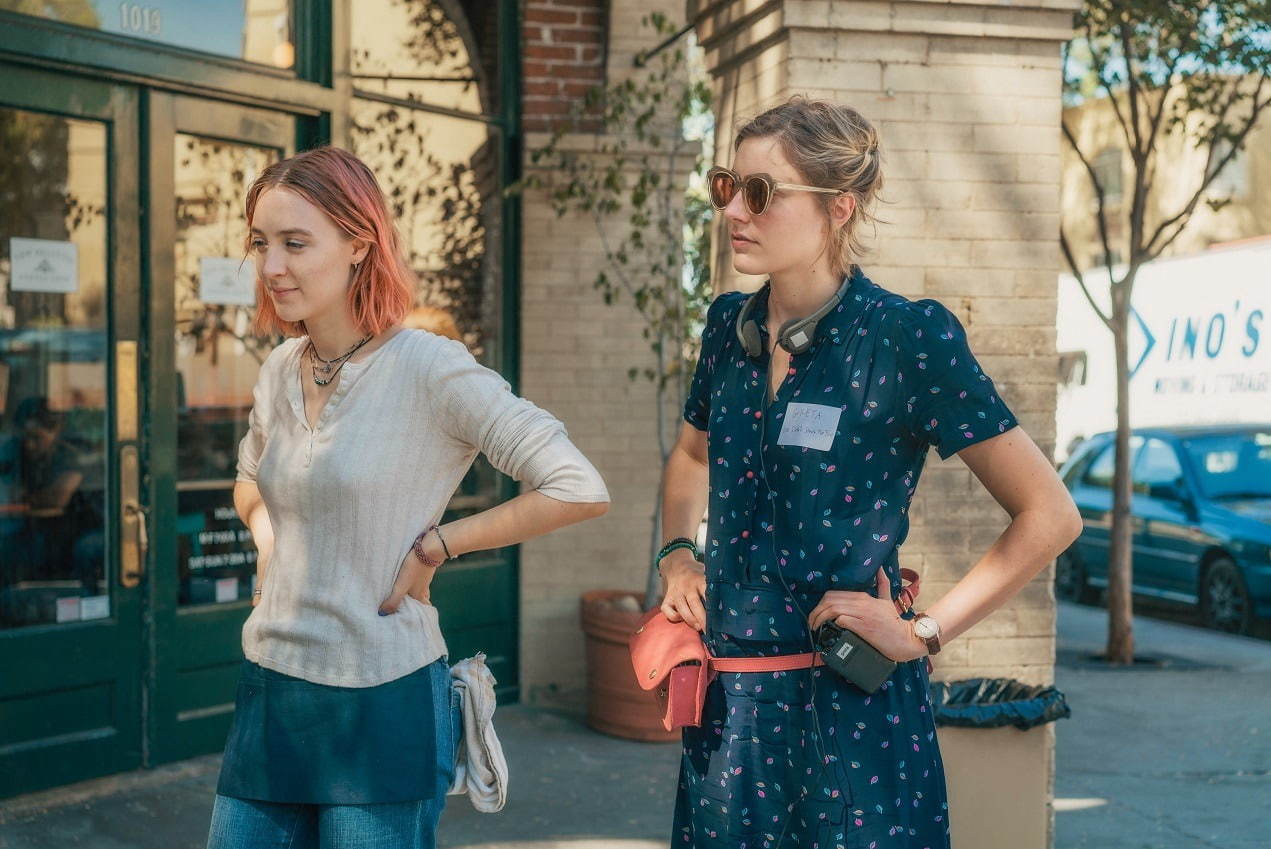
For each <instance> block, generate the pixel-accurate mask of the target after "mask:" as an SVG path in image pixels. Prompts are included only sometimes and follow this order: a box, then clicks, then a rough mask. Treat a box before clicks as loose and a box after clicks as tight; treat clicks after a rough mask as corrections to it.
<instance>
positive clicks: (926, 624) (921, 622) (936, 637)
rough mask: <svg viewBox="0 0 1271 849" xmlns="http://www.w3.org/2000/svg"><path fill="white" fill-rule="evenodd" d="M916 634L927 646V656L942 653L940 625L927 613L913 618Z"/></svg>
mask: <svg viewBox="0 0 1271 849" xmlns="http://www.w3.org/2000/svg"><path fill="white" fill-rule="evenodd" d="M912 621H913V628H914V634H916V635H917V637H918V639H920V640H922V641H923V642H924V643H926V644H927V654H939V653H940V623H939V622H937V621H936V620H934V619H932V618H931V617H930V616H928V615H927V614H925V613H918V614H915V615H914V618H913V620H912Z"/></svg>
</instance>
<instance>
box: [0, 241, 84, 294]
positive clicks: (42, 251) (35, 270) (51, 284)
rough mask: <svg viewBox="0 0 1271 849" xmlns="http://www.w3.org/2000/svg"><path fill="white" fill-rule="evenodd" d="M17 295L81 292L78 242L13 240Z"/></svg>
mask: <svg viewBox="0 0 1271 849" xmlns="http://www.w3.org/2000/svg"><path fill="white" fill-rule="evenodd" d="M9 261H10V263H11V268H12V273H11V274H10V275H9V288H10V289H12V290H13V291H15V292H60V293H63V294H65V293H69V292H74V291H75V290H76V289H78V288H79V249H78V248H77V247H76V246H75V243H74V242H58V241H54V240H52V239H21V238H18V237H17V236H14V237H13V238H11V239H9Z"/></svg>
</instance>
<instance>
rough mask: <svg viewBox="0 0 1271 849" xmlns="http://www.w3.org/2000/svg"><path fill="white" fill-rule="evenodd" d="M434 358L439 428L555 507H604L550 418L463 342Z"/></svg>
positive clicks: (583, 464)
mask: <svg viewBox="0 0 1271 849" xmlns="http://www.w3.org/2000/svg"><path fill="white" fill-rule="evenodd" d="M441 344H442V349H441V351H440V352H439V353H438V354H437V355H436V356H435V357H434V359H433V366H432V368H431V369H430V372H429V374H430V377H429V389H430V390H431V391H432V392H433V393H434V394H435V396H436V397H437V398H438V399H439V402H440V408H441V426H442V429H443V430H445V431H446V433H447V434H449V435H450V436H451V438H453V439H456V440H458V441H459V442H461V443H463V444H465V445H468V446H470V447H471V448H473V449H475V450H477V451H480V452H481V453H482V454H484V455H485V456H486V457H487V458H488V459H489V461H490V463H491V465H493V466H494V467H495V468H496V469H498V470H499V471H501V472H503V474H505V475H507V476H508V477H510V478H513V479H515V480H517V481H520V482H522V483H525V484H527V485H529V486H530V487H532V488H533V489H535V490H537V491H538V492H541V493H542V494H543V495H546V496H548V497H550V498H554V499H556V500H557V501H568V502H597V501H608V500H609V492H608V489H607V488H606V487H605V482H604V480H603V479H602V478H601V477H600V473H599V472H597V471H596V468H595V466H593V465H592V464H591V462H590V461H589V460H588V459H587V458H586V457H585V456H584V455H583V453H582V452H581V451H579V450H578V448H577V446H575V445H574V443H573V442H572V441H571V440H570V439H569V435H568V433H566V431H565V425H564V424H562V423H561V421H560V420H559V419H557V418H556V417H555V416H553V415H552V414H551V413H549V412H547V411H546V410H544V409H542V408H541V407H539V406H537V405H535V404H534V403H533V402H531V401H528V400H526V399H525V398H521V397H519V396H518V395H516V394H515V393H513V392H512V388H511V386H510V385H509V384H508V382H507V381H506V380H505V379H504V378H503V376H502V375H500V374H499V373H498V372H496V371H494V370H493V369H490V368H487V367H485V366H483V365H481V364H480V363H478V362H477V361H476V358H475V357H473V356H472V354H471V353H470V352H469V351H468V349H467V348H466V347H465V346H464V345H463V343H462V342H458V341H456V340H453V339H446V340H443V341H442V342H441Z"/></svg>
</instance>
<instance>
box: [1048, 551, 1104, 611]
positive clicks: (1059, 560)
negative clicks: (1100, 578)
mask: <svg viewBox="0 0 1271 849" xmlns="http://www.w3.org/2000/svg"><path fill="white" fill-rule="evenodd" d="M1055 595H1056V596H1058V597H1059V598H1062V599H1067V600H1068V601H1075V602H1079V603H1081V604H1093V603H1094V601H1095V595H1096V594H1095V591H1094V588H1093V587H1091V586H1090V582H1089V581H1087V580H1086V570H1085V567H1083V566H1082V565H1081V561H1080V560H1078V559H1077V556H1076V555H1075V554H1073V553H1072V549H1069V550H1068V551H1065V552H1063V553H1062V554H1060V555H1059V556H1058V557H1056V558H1055Z"/></svg>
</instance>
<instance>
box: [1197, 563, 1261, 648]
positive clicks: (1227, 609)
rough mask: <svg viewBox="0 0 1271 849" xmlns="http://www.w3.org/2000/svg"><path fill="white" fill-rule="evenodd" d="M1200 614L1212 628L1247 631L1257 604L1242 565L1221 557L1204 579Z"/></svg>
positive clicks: (1209, 568)
mask: <svg viewBox="0 0 1271 849" xmlns="http://www.w3.org/2000/svg"><path fill="white" fill-rule="evenodd" d="M1200 618H1201V619H1202V620H1203V621H1204V623H1205V624H1206V625H1207V626H1209V627H1210V628H1216V629H1218V630H1219V631H1227V632H1230V633H1232V634H1247V633H1249V630H1250V628H1251V626H1252V625H1253V604H1252V603H1251V601H1250V599H1249V591H1248V590H1247V589H1246V588H1245V581H1244V577H1243V576H1242V575H1241V574H1240V568H1239V567H1238V566H1236V564H1235V563H1234V562H1233V561H1232V560H1230V559H1228V558H1226V557H1220V558H1218V559H1217V560H1215V561H1214V562H1212V563H1210V564H1209V567H1208V568H1207V569H1205V573H1204V574H1203V575H1202V576H1201V579H1200Z"/></svg>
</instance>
